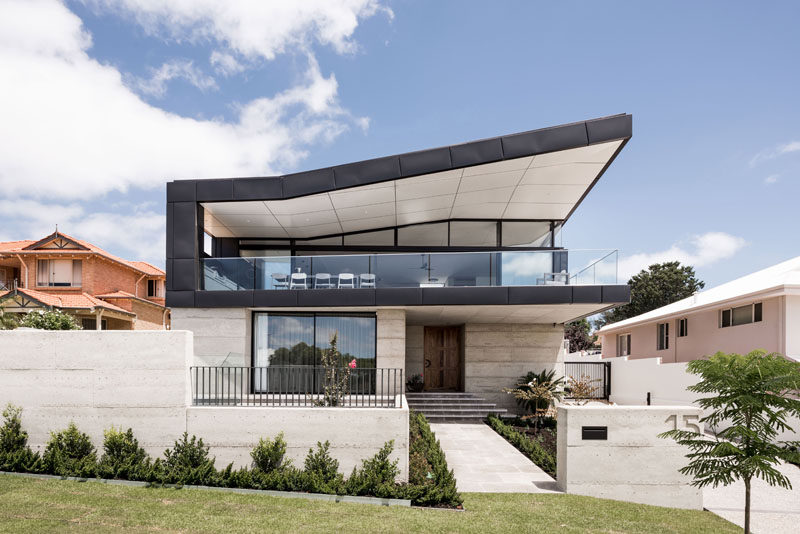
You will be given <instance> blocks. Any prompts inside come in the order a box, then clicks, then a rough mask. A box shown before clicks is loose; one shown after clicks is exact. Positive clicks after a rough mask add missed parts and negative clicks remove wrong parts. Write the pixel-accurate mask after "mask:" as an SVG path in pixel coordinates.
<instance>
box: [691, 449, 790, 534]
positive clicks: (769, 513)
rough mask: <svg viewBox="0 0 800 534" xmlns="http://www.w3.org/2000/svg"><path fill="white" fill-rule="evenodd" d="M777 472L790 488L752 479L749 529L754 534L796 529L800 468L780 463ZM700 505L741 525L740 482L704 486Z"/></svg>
mask: <svg viewBox="0 0 800 534" xmlns="http://www.w3.org/2000/svg"><path fill="white" fill-rule="evenodd" d="M780 470H781V472H782V473H783V474H784V475H786V476H787V477H789V479H790V480H791V481H792V490H791V491H790V490H785V489H783V488H777V487H776V488H773V487H771V486H769V485H768V484H767V483H766V482H764V481H762V480H754V481H753V486H752V488H751V490H750V498H751V500H752V502H751V505H750V527H751V528H750V530H752V531H753V532H754V533H755V534H780V533H791V532H800V468H797V467H796V466H794V465H790V464H783V465H781V466H780ZM703 506H704V507H705V508H707V509H708V510H710V511H712V512H714V513H715V514H717V515H718V516H720V517H723V518H725V519H727V520H728V521H730V522H732V523H735V524H737V525H739V526H740V527H744V483H742V482H737V483H735V484H731V485H730V486H725V487H718V488H705V489H704V490H703Z"/></svg>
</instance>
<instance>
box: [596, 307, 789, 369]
mask: <svg viewBox="0 0 800 534" xmlns="http://www.w3.org/2000/svg"><path fill="white" fill-rule="evenodd" d="M784 298H785V297H775V298H770V299H764V300H758V299H757V300H750V301H746V302H739V303H736V304H733V305H731V304H726V305H724V306H717V307H715V308H712V309H705V310H701V311H696V312H694V313H688V314H685V315H680V316H679V317H678V316H676V317H670V318H664V319H656V320H652V321H648V322H647V323H644V324H642V325H639V326H635V327H631V328H624V327H623V328H615V329H613V330H609V331H608V333H605V334H604V335H602V336H601V342H602V346H603V357H604V358H613V357H615V356H616V355H617V352H616V351H617V349H616V343H617V335H619V334H631V354H630V358H631V359H638V358H661V359H662V361H664V362H670V363H672V362H688V361H691V360H697V359H700V358H702V357H703V356H709V355H711V354H714V353H716V352H717V351H723V352H737V353H739V354H746V353H748V352H751V351H753V350H756V349H763V350H766V351H767V352H780V353H783V352H784V350H786V349H785V344H784V321H785V319H784ZM753 302H761V303H762V304H763V317H762V320H761V321H760V322H757V323H750V324H743V325H738V326H730V327H726V328H720V327H719V310H721V309H723V308H725V309H727V308H730V307H732V306H733V307H736V306H742V305H744V304H750V303H753ZM796 314H797V316H798V319H800V311H797V312H796ZM683 317H685V318H686V319H688V331H689V335H688V336H685V337H677V332H678V324H677V323H678V319H679V318H683ZM664 322H667V323H669V348H668V349H664V350H657V332H658V326H657V325H658V324H659V323H664ZM798 326H800V325H798ZM788 330H791V328H787V331H788ZM799 348H800V347H799Z"/></svg>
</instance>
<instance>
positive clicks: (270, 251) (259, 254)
mask: <svg viewBox="0 0 800 534" xmlns="http://www.w3.org/2000/svg"><path fill="white" fill-rule="evenodd" d="M291 255H292V251H291V250H289V249H288V248H255V249H242V250H240V251H239V256H241V257H242V258H265V257H267V256H269V257H274V256H291Z"/></svg>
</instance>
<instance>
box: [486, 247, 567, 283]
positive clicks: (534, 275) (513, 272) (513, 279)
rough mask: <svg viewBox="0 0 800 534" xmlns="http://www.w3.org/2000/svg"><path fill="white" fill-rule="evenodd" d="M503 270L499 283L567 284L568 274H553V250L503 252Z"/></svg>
mask: <svg viewBox="0 0 800 534" xmlns="http://www.w3.org/2000/svg"><path fill="white" fill-rule="evenodd" d="M500 254H501V257H502V264H501V272H500V273H498V274H497V275H496V276H495V278H496V280H497V282H498V284H497V285H504V286H535V285H565V284H567V280H566V275H564V276H562V275H561V273H558V276H553V275H554V274H555V273H553V272H552V271H553V253H552V252H502V253H500Z"/></svg>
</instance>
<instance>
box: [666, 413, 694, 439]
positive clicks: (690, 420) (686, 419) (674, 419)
mask: <svg viewBox="0 0 800 534" xmlns="http://www.w3.org/2000/svg"><path fill="white" fill-rule="evenodd" d="M699 421H700V416H699V415H684V416H683V426H684V427H686V429H687V430H690V431H692V432H695V433H696V434H701V433H702V432H701V431H700V425H699V424H697V423H698V422H699ZM664 422H665V423H670V422H671V423H672V427H673V429H674V430H678V415H677V414H672V415H670V416H669V417H667V420H666V421H664Z"/></svg>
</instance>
